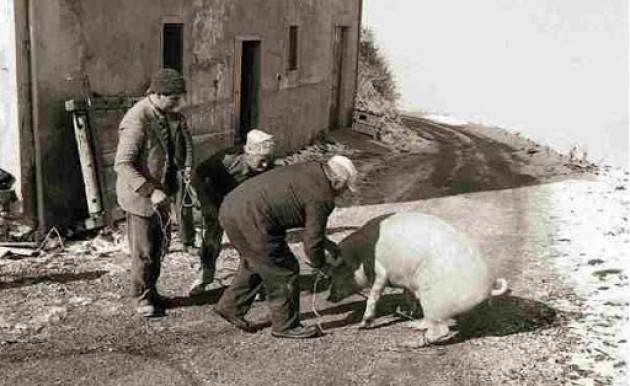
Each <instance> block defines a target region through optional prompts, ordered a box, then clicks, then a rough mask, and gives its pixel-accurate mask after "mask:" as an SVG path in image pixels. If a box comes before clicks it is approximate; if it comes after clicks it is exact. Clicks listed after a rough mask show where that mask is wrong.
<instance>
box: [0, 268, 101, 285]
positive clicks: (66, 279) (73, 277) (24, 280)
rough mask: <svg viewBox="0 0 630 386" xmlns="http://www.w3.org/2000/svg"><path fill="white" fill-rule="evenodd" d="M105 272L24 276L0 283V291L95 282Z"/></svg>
mask: <svg viewBox="0 0 630 386" xmlns="http://www.w3.org/2000/svg"><path fill="white" fill-rule="evenodd" d="M106 273H107V271H90V272H79V273H72V272H68V273H51V274H47V275H41V276H24V277H21V278H19V279H17V280H14V281H10V282H5V283H0V290H4V289H9V288H20V287H26V286H30V285H35V284H39V283H59V284H64V283H70V282H73V281H81V280H95V279H98V278H99V277H101V276H103V275H104V274H106Z"/></svg>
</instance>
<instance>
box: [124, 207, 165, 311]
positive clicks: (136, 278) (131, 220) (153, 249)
mask: <svg viewBox="0 0 630 386" xmlns="http://www.w3.org/2000/svg"><path fill="white" fill-rule="evenodd" d="M168 219H169V213H168V211H167V210H161V211H160V215H159V216H158V214H154V215H153V216H151V217H142V216H137V215H135V214H131V213H127V237H128V239H129V251H130V254H131V287H130V295H131V296H132V297H134V298H136V299H137V300H138V301H140V300H148V301H149V302H154V301H155V300H157V299H156V298H157V289H156V283H157V280H158V278H159V276H160V267H161V263H162V262H161V259H162V257H163V255H165V254H166V252H167V251H168V245H169V242H170V221H169V220H168Z"/></svg>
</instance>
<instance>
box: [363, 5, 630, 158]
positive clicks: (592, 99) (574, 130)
mask: <svg viewBox="0 0 630 386" xmlns="http://www.w3.org/2000/svg"><path fill="white" fill-rule="evenodd" d="M394 3H395V4H394ZM365 10H366V12H364V16H365V19H364V20H365V24H367V25H369V26H372V27H373V29H374V31H375V32H376V34H375V35H376V38H377V41H378V43H379V45H380V46H381V47H382V48H383V50H384V51H385V52H386V53H387V56H388V59H389V61H390V63H391V65H392V69H393V72H394V73H395V74H396V75H397V77H398V81H399V84H400V91H401V93H402V96H403V101H402V102H403V107H405V108H407V109H409V110H422V111H425V112H433V113H440V114H448V115H450V116H452V117H455V118H459V119H461V120H465V121H476V122H482V123H486V124H490V125H497V126H501V127H504V128H506V129H511V130H514V131H520V132H522V133H525V134H528V135H529V136H530V137H533V138H535V139H537V140H538V141H540V142H543V143H547V144H549V145H552V146H554V147H556V148H558V149H560V150H562V151H567V150H568V149H569V148H570V147H571V146H572V145H573V144H575V143H581V144H582V145H584V146H585V147H587V148H588V152H589V158H590V159H591V160H594V161H604V162H607V163H611V164H615V165H622V166H627V165H628V1H627V0H609V1H593V0H545V1H504V0H480V1H474V2H464V1H457V0H397V1H396V2H392V1H387V0H366V4H365ZM410 31H411V33H413V40H412V41H413V44H410V43H409V42H410V39H409V36H410Z"/></svg>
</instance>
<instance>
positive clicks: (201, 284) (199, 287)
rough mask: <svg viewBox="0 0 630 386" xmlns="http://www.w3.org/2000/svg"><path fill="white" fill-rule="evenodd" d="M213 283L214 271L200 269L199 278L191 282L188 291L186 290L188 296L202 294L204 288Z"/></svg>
mask: <svg viewBox="0 0 630 386" xmlns="http://www.w3.org/2000/svg"><path fill="white" fill-rule="evenodd" d="M212 281H214V270H211V269H208V268H205V267H202V268H201V269H200V272H199V276H198V277H197V278H196V279H195V281H193V283H192V285H191V286H190V289H189V290H188V295H189V296H196V295H200V294H202V293H204V292H205V291H206V287H207V286H208V285H210V284H211V283H212Z"/></svg>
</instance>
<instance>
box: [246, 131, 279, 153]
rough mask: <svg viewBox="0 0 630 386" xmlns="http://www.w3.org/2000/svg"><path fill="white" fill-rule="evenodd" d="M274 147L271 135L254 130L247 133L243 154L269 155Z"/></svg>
mask: <svg viewBox="0 0 630 386" xmlns="http://www.w3.org/2000/svg"><path fill="white" fill-rule="evenodd" d="M274 145H275V143H274V140H273V135H271V134H267V133H265V132H264V131H262V130H256V129H254V130H250V131H249V132H248V133H247V142H245V152H246V153H247V154H251V155H271V154H273V150H274Z"/></svg>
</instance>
